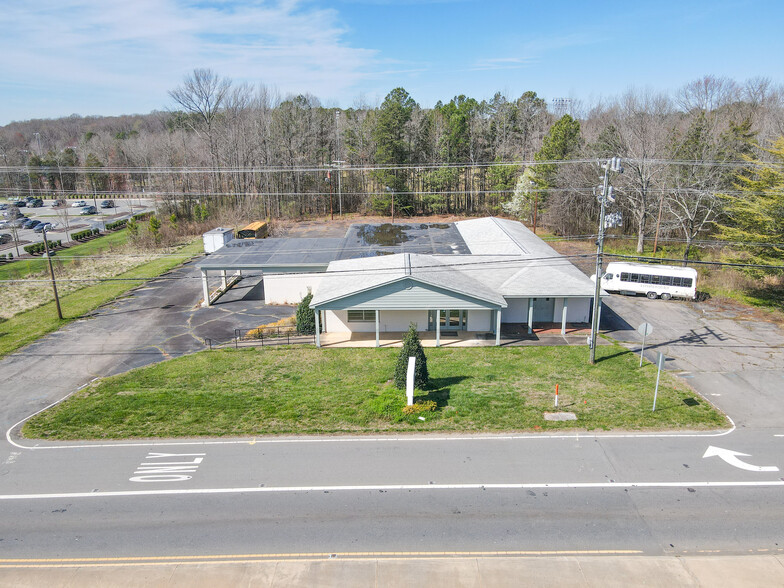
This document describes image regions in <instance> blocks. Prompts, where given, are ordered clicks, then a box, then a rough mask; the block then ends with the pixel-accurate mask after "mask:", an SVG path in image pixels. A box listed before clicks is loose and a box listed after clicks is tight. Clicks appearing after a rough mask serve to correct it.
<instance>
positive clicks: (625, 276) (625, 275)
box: [621, 272, 629, 282]
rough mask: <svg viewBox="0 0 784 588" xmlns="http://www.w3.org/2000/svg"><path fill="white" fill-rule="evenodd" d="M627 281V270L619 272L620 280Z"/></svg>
mask: <svg viewBox="0 0 784 588" xmlns="http://www.w3.org/2000/svg"><path fill="white" fill-rule="evenodd" d="M628 281H629V274H628V273H627V272H621V282H628Z"/></svg>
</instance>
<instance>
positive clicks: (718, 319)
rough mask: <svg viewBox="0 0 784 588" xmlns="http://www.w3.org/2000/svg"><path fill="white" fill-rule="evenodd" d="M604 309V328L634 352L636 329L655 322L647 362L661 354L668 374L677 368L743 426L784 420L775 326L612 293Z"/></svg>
mask: <svg viewBox="0 0 784 588" xmlns="http://www.w3.org/2000/svg"><path fill="white" fill-rule="evenodd" d="M606 304H607V306H608V307H609V309H610V311H609V312H605V313H604V316H603V317H602V328H603V329H609V331H608V334H610V335H611V336H612V337H614V338H616V339H618V340H619V341H622V342H624V343H625V344H627V346H629V347H630V348H632V349H635V350H636V351H637V352H639V349H640V344H641V342H642V337H641V336H640V335H639V334H638V333H637V331H636V328H637V327H638V326H639V325H640V324H641V323H643V322H648V323H650V324H652V325H653V327H654V331H653V334H652V335H651V336H649V337H648V338H647V339H646V344H645V355H646V357H647V358H648V359H650V360H651V361H656V355H657V352H658V351H661V352H662V353H663V354H664V355H665V357H666V366H667V368H668V369H671V370H677V371H679V372H680V375H681V377H683V378H685V379H686V380H687V381H688V382H689V383H690V384H691V385H692V386H694V387H695V388H696V389H697V390H698V391H699V392H701V393H702V394H703V395H704V396H706V397H707V398H708V399H710V400H711V401H712V402H714V403H715V404H716V405H717V406H718V407H719V408H721V409H722V410H724V411H725V412H726V413H727V414H729V415H730V416H731V417H732V418H733V420H734V421H735V423H736V424H737V425H738V426H739V427H740V428H742V427H745V426H747V425H748V424H751V423H753V424H754V426H755V428H766V427H780V426H781V424H782V423H784V332H782V330H781V329H780V328H779V327H778V326H777V325H775V324H774V323H771V322H766V321H763V320H760V319H759V318H755V317H754V316H753V315H750V314H748V313H746V312H745V311H744V310H743V309H741V308H740V307H733V306H731V305H729V306H728V305H722V304H719V303H716V302H713V301H708V302H702V303H696V302H684V301H675V300H670V301H664V300H648V299H647V298H644V297H631V296H620V295H613V296H612V297H611V298H610V299H609V300H608V301H607V303H606ZM621 317H623V318H621Z"/></svg>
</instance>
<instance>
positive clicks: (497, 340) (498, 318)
mask: <svg viewBox="0 0 784 588" xmlns="http://www.w3.org/2000/svg"><path fill="white" fill-rule="evenodd" d="M499 345H501V311H500V310H496V311H495V346H496V347H498V346H499Z"/></svg>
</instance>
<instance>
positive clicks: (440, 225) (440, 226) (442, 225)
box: [427, 223, 451, 229]
mask: <svg viewBox="0 0 784 588" xmlns="http://www.w3.org/2000/svg"><path fill="white" fill-rule="evenodd" d="M450 226H451V225H448V224H446V223H433V224H430V225H427V228H429V229H448V228H449V227H450Z"/></svg>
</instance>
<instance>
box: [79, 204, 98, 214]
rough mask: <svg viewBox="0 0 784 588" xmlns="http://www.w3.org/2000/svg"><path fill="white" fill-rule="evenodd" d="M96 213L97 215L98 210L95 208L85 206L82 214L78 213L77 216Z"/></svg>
mask: <svg viewBox="0 0 784 588" xmlns="http://www.w3.org/2000/svg"><path fill="white" fill-rule="evenodd" d="M97 213H98V209H96V208H95V206H85V207H84V208H83V209H82V212H80V213H79V214H81V215H82V216H84V215H87V214H97Z"/></svg>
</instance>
